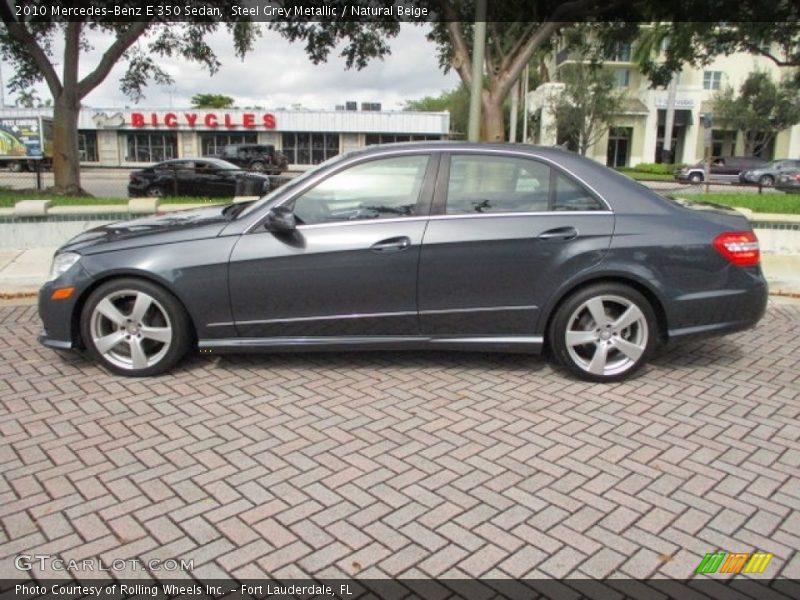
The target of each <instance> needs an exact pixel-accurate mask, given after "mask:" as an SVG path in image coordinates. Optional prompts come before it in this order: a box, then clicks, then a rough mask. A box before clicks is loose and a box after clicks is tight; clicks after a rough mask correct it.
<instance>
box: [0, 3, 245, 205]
mask: <svg viewBox="0 0 800 600" xmlns="http://www.w3.org/2000/svg"><path fill="white" fill-rule="evenodd" d="M238 3H239V2H235V1H229V2H224V3H220V2H210V1H203V0H197V1H195V2H193V7H194V8H195V9H198V10H203V9H206V10H207V9H215V10H220V9H221V11H222V13H223V14H228V11H229V8H230V6H231V5H232V4H238ZM39 6H49V4H48V5H44V4H42V5H39ZM54 6H55V5H54ZM136 6H141V3H139V2H135V1H130V2H116V3H115V7H118V8H119V9H122V10H125V9H128V10H130V9H132V8H134V7H136ZM81 7H82V8H83V9H88V10H95V11H97V10H101V9H103V10H104V9H107V3H106V2H103V1H101V0H92V1H89V2H84V3H83V4H82V5H81ZM163 12H164V11H159V10H156V11H154V13H156V15H154V16H142V17H138V19H142V20H137V21H131V22H126V23H120V22H114V21H111V20H105V17H97V18H92V20H89V19H88V18H86V19H84V20H80V19H82V18H81V17H77V18H75V17H72V19H74V20H70V21H59V20H57V19H49V20H40V19H37V18H32V17H23V18H20V17H18V16H17V15H16V14H15V12H14V11H13V10H12V6H11V4H10V3H8V2H5V1H0V14H2V17H3V23H4V24H5V27H4V28H0V55H2V57H3V58H4V59H5V60H7V61H10V62H12V63H14V66H15V73H14V75H13V77H12V78H11V79H10V81H9V88H10V89H11V90H16V91H21V90H25V89H28V88H30V87H31V86H32V85H33V84H35V83H37V82H39V81H42V80H44V81H45V82H46V84H47V87H48V88H49V90H50V93H51V94H52V97H53V102H54V108H53V171H54V178H55V186H56V189H57V191H58V192H59V193H64V194H80V193H83V192H82V190H81V187H80V171H79V160H78V114H79V111H80V106H81V100H82V99H83V98H85V97H86V96H87V95H88V94H89V93H91V91H92V90H94V89H95V88H96V87H97V86H98V85H100V83H102V82H103V81H104V80H105V79H106V77H108V75H109V73H110V72H111V69H112V68H113V67H114V66H115V65H116V64H117V63H119V62H120V61H124V62H125V63H126V64H127V70H126V72H125V74H124V75H123V76H122V79H121V82H120V87H121V89H122V91H123V92H124V93H125V94H126V95H128V96H129V97H130V98H131V99H133V100H135V101H138V100H140V99H141V98H142V97H143V89H144V87H145V86H146V85H147V83H148V82H149V81H151V80H152V81H155V82H156V83H158V84H162V85H166V84H170V83H172V77H170V76H169V74H168V73H167V72H166V71H164V69H162V68H161V67H160V66H159V64H158V58H159V57H169V56H180V57H182V58H183V59H185V60H188V61H194V62H198V63H200V64H201V65H203V66H204V67H205V68H207V69H208V70H209V71H210V72H211V73H214V72H216V71H217V70H218V68H219V66H220V62H219V60H218V59H217V56H216V55H215V53H214V51H213V50H212V49H211V48H210V47H209V45H208V44H207V43H206V41H205V37H206V36H207V35H208V34H210V33H212V32H214V31H216V30H217V28H218V25H219V23H218V21H217V20H216V19H215V18H214V17H213V16H207V17H206V16H203V17H196V18H195V20H194V21H191V22H184V23H175V22H170V21H169V20H168V17H165V16H163V14H162V15H159V14H158V13H163ZM193 18H194V17H193ZM228 18H230V17H228ZM226 26H227V28H228V30H229V31H230V32H231V33H232V35H233V41H234V48H235V51H236V54H237V55H238V56H240V57H241V56H244V54H245V53H246V52H247V51H248V50H250V49H251V48H252V45H253V41H254V39H255V36H256V35H257V29H256V27H255V26H254V25H253V24H252V23H250V22H249V21H247V20H245V19H244V18H238V19H237V20H232V21H229V22H227V23H226ZM91 32H94V33H98V32H99V33H102V34H103V35H104V38H105V39H107V40H108V44H107V46H106V48H105V51H104V53H103V55H102V57H101V58H100V59H99V61H98V62H97V63H96V64H94V65H91V66H90V67H89V68H88V69H85V73H86V74H85V75H84V76H83V77H81V76H80V75H79V73H80V72H81V69H80V67H81V63H82V61H83V62H85V59H86V53H87V52H88V51H90V50H92V49H93V47H92V45H91V43H90V40H89V38H88V35H87V33H91ZM56 36H62V37H63V40H64V52H63V55H62V56H60V57H56V56H55V55H54V52H53V42H54V39H55V37H56ZM137 42H138V43H137ZM57 64H59V65H61V69H62V73H61V74H59V73H58V72H57V71H56V68H55V67H56V65H57Z"/></svg>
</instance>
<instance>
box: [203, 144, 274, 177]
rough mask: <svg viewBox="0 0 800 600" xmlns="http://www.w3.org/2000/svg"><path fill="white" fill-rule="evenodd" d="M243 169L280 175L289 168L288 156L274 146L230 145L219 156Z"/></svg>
mask: <svg viewBox="0 0 800 600" xmlns="http://www.w3.org/2000/svg"><path fill="white" fill-rule="evenodd" d="M217 158H221V159H223V160H226V161H228V162H230V163H233V164H235V165H237V166H239V167H242V168H243V169H248V170H250V171H258V172H260V173H270V174H272V175H280V174H281V173H282V172H284V171H285V170H286V169H287V167H288V166H289V161H288V160H287V158H286V156H285V155H284V154H283V153H281V152H280V151H279V150H276V149H275V146H273V145H272V144H228V145H227V146H225V147H224V148H223V149H222V152H221V153H220V154H219V155H218V156H217Z"/></svg>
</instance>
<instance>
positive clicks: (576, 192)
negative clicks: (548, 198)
mask: <svg viewBox="0 0 800 600" xmlns="http://www.w3.org/2000/svg"><path fill="white" fill-rule="evenodd" d="M555 192H556V193H555V195H554V196H555V197H554V199H553V210H603V205H602V204H600V201H599V200H597V198H595V197H594V196H592V195H591V194H590V193H589V192H587V191H586V190H585V189H583V187H582V186H581V185H579V184H578V183H576V182H574V181H572V180H571V179H567V178H566V177H565V176H564V175H562V174H561V173H559V174H558V176H557V177H556V190H555Z"/></svg>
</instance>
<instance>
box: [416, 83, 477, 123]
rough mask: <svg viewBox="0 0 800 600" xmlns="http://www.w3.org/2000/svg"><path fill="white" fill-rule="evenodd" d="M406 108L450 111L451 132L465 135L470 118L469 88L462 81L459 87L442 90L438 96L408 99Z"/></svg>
mask: <svg viewBox="0 0 800 600" xmlns="http://www.w3.org/2000/svg"><path fill="white" fill-rule="evenodd" d="M403 109H404V110H411V111H423V112H424V111H430V112H441V111H445V110H446V111H448V112H449V113H450V133H452V134H455V135H459V136H464V135H466V132H467V121H468V120H469V90H468V89H467V88H466V87H465V86H464V84H463V83H462V84H461V85H459V86H458V87H456V88H454V89H452V90H450V91H445V92H442V93H441V94H440V95H438V96H425V97H424V98H420V99H418V100H406V102H405V105H404V106H403Z"/></svg>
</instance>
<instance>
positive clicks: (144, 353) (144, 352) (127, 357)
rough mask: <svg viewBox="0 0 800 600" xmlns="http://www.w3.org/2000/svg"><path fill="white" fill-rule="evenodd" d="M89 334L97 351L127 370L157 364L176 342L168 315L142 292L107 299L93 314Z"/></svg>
mask: <svg viewBox="0 0 800 600" xmlns="http://www.w3.org/2000/svg"><path fill="white" fill-rule="evenodd" d="M89 333H90V335H91V337H92V342H93V344H94V346H95V348H96V349H97V351H98V352H99V353H100V354H101V355H102V356H103V358H105V359H106V360H107V361H108V362H109V363H111V364H113V365H114V366H116V367H118V368H120V369H125V370H140V369H146V368H148V367H152V366H154V365H156V364H158V363H159V362H160V361H161V360H162V359H163V358H164V356H165V355H166V354H167V352H169V349H170V346H171V345H172V342H173V326H172V323H171V322H170V319H169V316H168V314H167V311H166V310H165V309H164V307H163V306H162V305H161V304H160V303H159V302H158V301H157V300H156V299H155V298H153V297H152V296H150V295H149V294H146V293H144V292H142V291H138V290H132V289H123V290H119V291H115V292H112V293H110V294H108V295H107V296H105V297H104V298H103V299H102V300H101V301H100V302H98V304H97V306H95V308H94V310H93V311H92V314H91V317H90V320H89Z"/></svg>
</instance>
